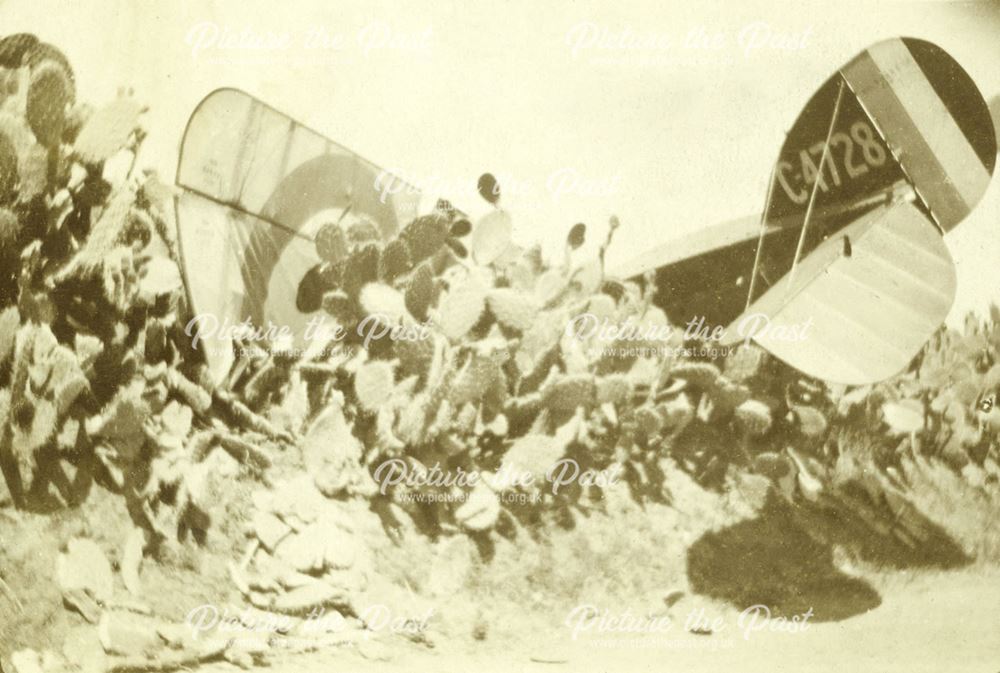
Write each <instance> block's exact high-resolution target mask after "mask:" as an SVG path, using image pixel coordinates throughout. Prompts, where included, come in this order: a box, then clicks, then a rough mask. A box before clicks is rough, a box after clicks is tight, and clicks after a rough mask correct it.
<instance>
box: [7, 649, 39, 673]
mask: <svg viewBox="0 0 1000 673" xmlns="http://www.w3.org/2000/svg"><path fill="white" fill-rule="evenodd" d="M10 665H11V667H13V669H14V673H42V672H43V669H42V657H41V655H40V654H38V652H35V651H34V650H18V651H17V652H15V653H14V654H12V655H10Z"/></svg>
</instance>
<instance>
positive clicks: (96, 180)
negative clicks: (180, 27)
mask: <svg viewBox="0 0 1000 673" xmlns="http://www.w3.org/2000/svg"><path fill="white" fill-rule="evenodd" d="M0 82H2V86H0V469H2V474H3V480H2V482H0V487H4V488H2V489H0V496H3V497H0V499H2V500H7V498H10V500H11V501H12V502H13V504H14V505H16V506H18V507H26V508H50V507H52V506H53V505H58V504H59V503H62V504H73V503H76V502H79V501H81V500H82V499H83V498H84V497H86V494H87V492H88V490H89V489H90V488H91V486H92V485H93V484H94V483H95V482H96V483H98V484H102V485H103V486H105V487H107V488H109V489H112V490H114V491H119V492H121V493H122V494H123V495H124V496H125V497H126V499H127V500H128V501H129V503H130V511H132V512H133V515H134V517H135V518H136V519H137V523H139V524H140V525H142V526H144V527H145V528H146V529H148V530H149V531H150V532H153V533H156V534H157V535H159V536H160V537H168V536H169V537H176V535H177V533H178V531H180V530H183V529H189V530H191V531H194V532H195V533H198V532H199V531H203V530H204V529H205V527H206V526H207V516H206V515H205V510H206V508H207V503H206V496H205V483H206V472H207V464H206V463H205V462H204V459H205V457H206V455H207V454H208V452H209V450H210V449H211V448H212V447H219V448H221V449H223V450H226V451H229V452H230V453H233V454H234V455H237V456H240V457H241V458H242V459H243V460H244V462H246V463H247V464H248V465H249V466H250V468H251V469H256V470H258V471H259V470H260V469H261V468H262V467H263V465H264V464H266V463H268V462H269V461H268V460H267V458H266V454H265V453H264V452H263V451H262V450H260V449H259V448H257V446H256V445H255V444H254V443H253V442H249V441H247V440H246V439H245V438H241V437H239V436H237V435H235V434H234V433H233V431H232V430H231V429H230V428H232V427H233V426H237V427H238V426H239V425H240V421H241V420H243V421H261V420H262V419H259V418H258V417H257V415H256V414H253V412H252V411H251V410H250V409H248V408H247V407H246V405H245V404H243V402H242V401H241V400H239V399H232V398H228V397H226V396H225V394H224V392H218V391H213V390H211V389H210V388H207V387H205V386H203V385H202V384H201V381H202V378H203V377H202V372H203V366H202V365H201V364H200V363H199V362H198V360H197V359H196V358H193V357H192V353H191V349H190V347H189V345H187V344H188V342H187V341H186V340H185V338H184V335H183V333H182V330H181V325H180V322H179V321H180V319H181V318H182V317H183V315H184V312H185V311H186V308H185V306H184V300H183V291H182V287H181V283H180V275H179V273H178V269H177V265H176V260H175V258H174V257H173V251H174V241H173V238H172V236H171V234H170V233H169V230H170V228H169V227H168V226H167V224H166V212H167V210H166V205H165V197H167V196H169V190H167V189H166V188H165V187H164V186H163V185H162V184H161V183H160V182H159V181H158V180H157V179H156V177H155V175H152V174H148V173H143V174H139V173H138V172H137V171H136V169H135V166H136V157H137V156H138V154H139V152H140V149H141V147H142V144H143V140H144V138H145V131H144V130H143V127H142V114H143V111H144V108H143V106H142V105H140V104H139V103H138V102H136V101H135V100H134V99H132V98H131V97H129V96H128V95H124V94H123V95H122V96H121V97H120V98H119V99H117V100H115V101H113V102H112V103H110V104H109V105H107V106H105V107H103V108H99V109H96V110H94V109H92V108H90V107H89V106H86V105H83V104H78V103H76V92H75V87H74V82H75V80H74V75H73V71H72V69H71V67H70V65H69V63H68V62H67V60H66V59H65V57H64V56H63V55H62V53H61V52H59V50H58V49H56V48H55V47H53V46H51V45H48V44H46V43H43V42H40V41H39V40H37V39H36V38H35V37H34V36H31V35H25V34H22V35H13V36H9V37H6V38H3V39H0ZM122 167H125V168H127V169H128V170H127V171H126V170H125V168H122ZM258 387H260V386H258ZM244 425H246V423H244ZM262 426H263V427H262ZM253 429H254V430H256V431H258V432H260V431H261V430H262V429H263V430H267V429H268V428H267V424H266V423H260V422H258V423H257V424H256V425H254V427H253ZM275 434H279V433H275ZM71 475H72V476H71ZM151 539H157V538H156V536H154V537H153V538H151Z"/></svg>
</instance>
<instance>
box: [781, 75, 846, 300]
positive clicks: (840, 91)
mask: <svg viewBox="0 0 1000 673" xmlns="http://www.w3.org/2000/svg"><path fill="white" fill-rule="evenodd" d="M843 97H844V79H843V78H841V79H840V86H839V87H838V88H837V102H836V103H834V104H833V116H832V117H830V128H828V129H827V130H826V142H825V143H823V156H821V157H820V159H819V170H818V171H817V172H816V179H815V180H814V181H813V186H812V192H810V194H809V205H807V206H806V216H805V219H804V220H803V221H802V232H801V233H800V234H799V244H798V246H797V247H796V248H795V259H793V260H792V270H791V271H789V272H788V273H789V276H788V286H787V287H788V288H792V287H793V286H794V283H795V268H796V267H797V266H798V265H799V258H800V257H802V246H803V245H804V244H805V242H806V231H808V229H809V218H810V217H812V210H813V204H814V203H815V202H816V192H817V191H818V188H819V181H820V180H822V179H823V171H824V170H825V168H826V162H827V159H828V157H829V155H830V138H832V137H833V129H834V128H836V126H837V115H838V114H840V101H841V99H842V98H843Z"/></svg>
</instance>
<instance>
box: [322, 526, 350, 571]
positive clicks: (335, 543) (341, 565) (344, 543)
mask: <svg viewBox="0 0 1000 673" xmlns="http://www.w3.org/2000/svg"><path fill="white" fill-rule="evenodd" d="M324 558H325V559H326V565H327V567H329V568H334V569H336V570H346V569H348V568H351V567H352V566H354V562H355V561H356V560H357V558H358V543H357V540H356V539H355V538H354V536H352V535H348V534H346V533H343V532H341V533H340V535H337V536H331V537H329V538H327V541H326V551H325V553H324Z"/></svg>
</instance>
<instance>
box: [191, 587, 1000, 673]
mask: <svg viewBox="0 0 1000 673" xmlns="http://www.w3.org/2000/svg"><path fill="white" fill-rule="evenodd" d="M871 579H872V580H873V581H877V582H878V583H879V584H880V585H882V586H883V588H884V591H885V592H884V593H883V603H882V605H881V606H879V607H878V608H876V609H874V610H872V611H870V612H868V613H866V614H863V615H859V616H857V617H853V618H850V619H847V620H844V621H841V622H826V623H818V624H813V625H811V627H810V628H809V629H807V630H806V631H804V632H801V633H796V634H789V633H775V632H768V631H763V632H759V633H753V634H751V635H750V637H749V639H746V640H745V639H744V638H743V634H742V633H741V632H739V631H738V628H737V619H738V616H739V615H738V613H737V612H736V611H735V610H733V609H726V608H724V607H722V606H720V605H718V604H713V603H711V602H709V601H704V600H701V599H699V598H697V597H694V598H689V599H685V600H684V601H682V602H681V603H678V604H677V605H676V606H675V608H674V610H672V613H676V614H677V615H678V617H679V618H680V619H681V621H682V620H683V616H684V615H685V614H686V613H687V612H688V610H689V609H691V608H696V607H704V608H705V610H706V614H713V615H717V616H720V617H723V618H724V620H725V621H726V622H727V623H728V626H727V628H726V629H725V630H724V631H723V632H720V633H718V634H715V635H712V636H702V635H694V634H690V633H684V632H683V629H680V628H678V629H675V631H674V632H672V633H668V634H666V635H665V636H646V637H644V638H643V637H640V638H638V639H637V641H635V640H632V639H630V642H628V643H623V645H622V646H621V647H608V646H607V644H606V643H601V642H596V639H595V638H588V639H585V640H584V639H581V641H577V642H573V641H572V640H570V634H569V631H568V629H566V628H560V627H558V626H557V627H554V628H553V629H552V630H550V631H547V632H535V633H525V634H524V638H523V640H522V641H521V642H519V643H515V644H511V645H505V646H503V647H496V646H493V645H483V646H482V647H462V646H459V647H456V646H454V645H452V646H440V647H439V648H438V649H437V650H436V651H428V650H427V649H425V648H420V647H415V646H412V645H411V646H404V645H402V644H395V645H392V646H388V647H385V648H381V649H380V650H379V652H378V654H379V655H383V656H385V657H387V658H388V660H385V661H377V660H372V659H370V658H366V656H362V655H361V654H358V653H357V652H356V651H354V650H352V649H340V648H338V649H337V650H336V651H330V650H327V651H321V652H316V653H312V654H308V655H298V656H289V657H286V658H283V659H277V660H275V661H274V662H273V663H272V666H271V670H273V671H276V672H278V671H280V672H281V673H293V672H299V671H301V672H302V673H306V672H310V673H311V672H312V671H330V672H336V671H345V672H347V671H358V672H365V671H373V672H374V671H424V670H427V671H430V670H434V671H456V672H458V671H480V672H483V673H487V672H490V671H510V672H524V673H536V672H538V673H541V672H545V671H553V672H556V671H595V672H596V671H602V672H608V673H611V672H619V671H621V672H640V671H650V672H652V671H678V672H681V671H685V672H686V671H691V672H699V671H706V672H709V671H712V672H714V671H730V670H733V671H735V670H739V671H746V672H747V673H754V672H756V671H761V672H762V673H764V672H769V673H782V672H784V671H788V672H789V673H792V672H796V673H798V672H800V671H886V672H890V671H907V672H909V673H913V672H922V671H926V672H928V673H931V672H934V673H937V672H941V671H962V672H968V673H977V672H980V671H981V672H984V673H995V672H996V671H997V670H1000V629H998V624H1000V570H998V569H996V568H988V567H971V568H969V569H966V570H961V571H954V572H947V573H939V572H926V573H919V574H914V573H904V572H899V573H892V574H886V575H882V576H880V577H877V578H871ZM678 626H679V625H678ZM619 637H621V636H619ZM665 641H669V642H665ZM366 654H367V655H368V656H373V655H372V654H371V653H370V652H366ZM533 659H534V661H533ZM546 659H547V660H549V661H543V660H546ZM206 670H209V671H213V672H221V671H223V670H233V669H232V667H231V666H228V665H216V666H212V667H210V668H208V669H206Z"/></svg>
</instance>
